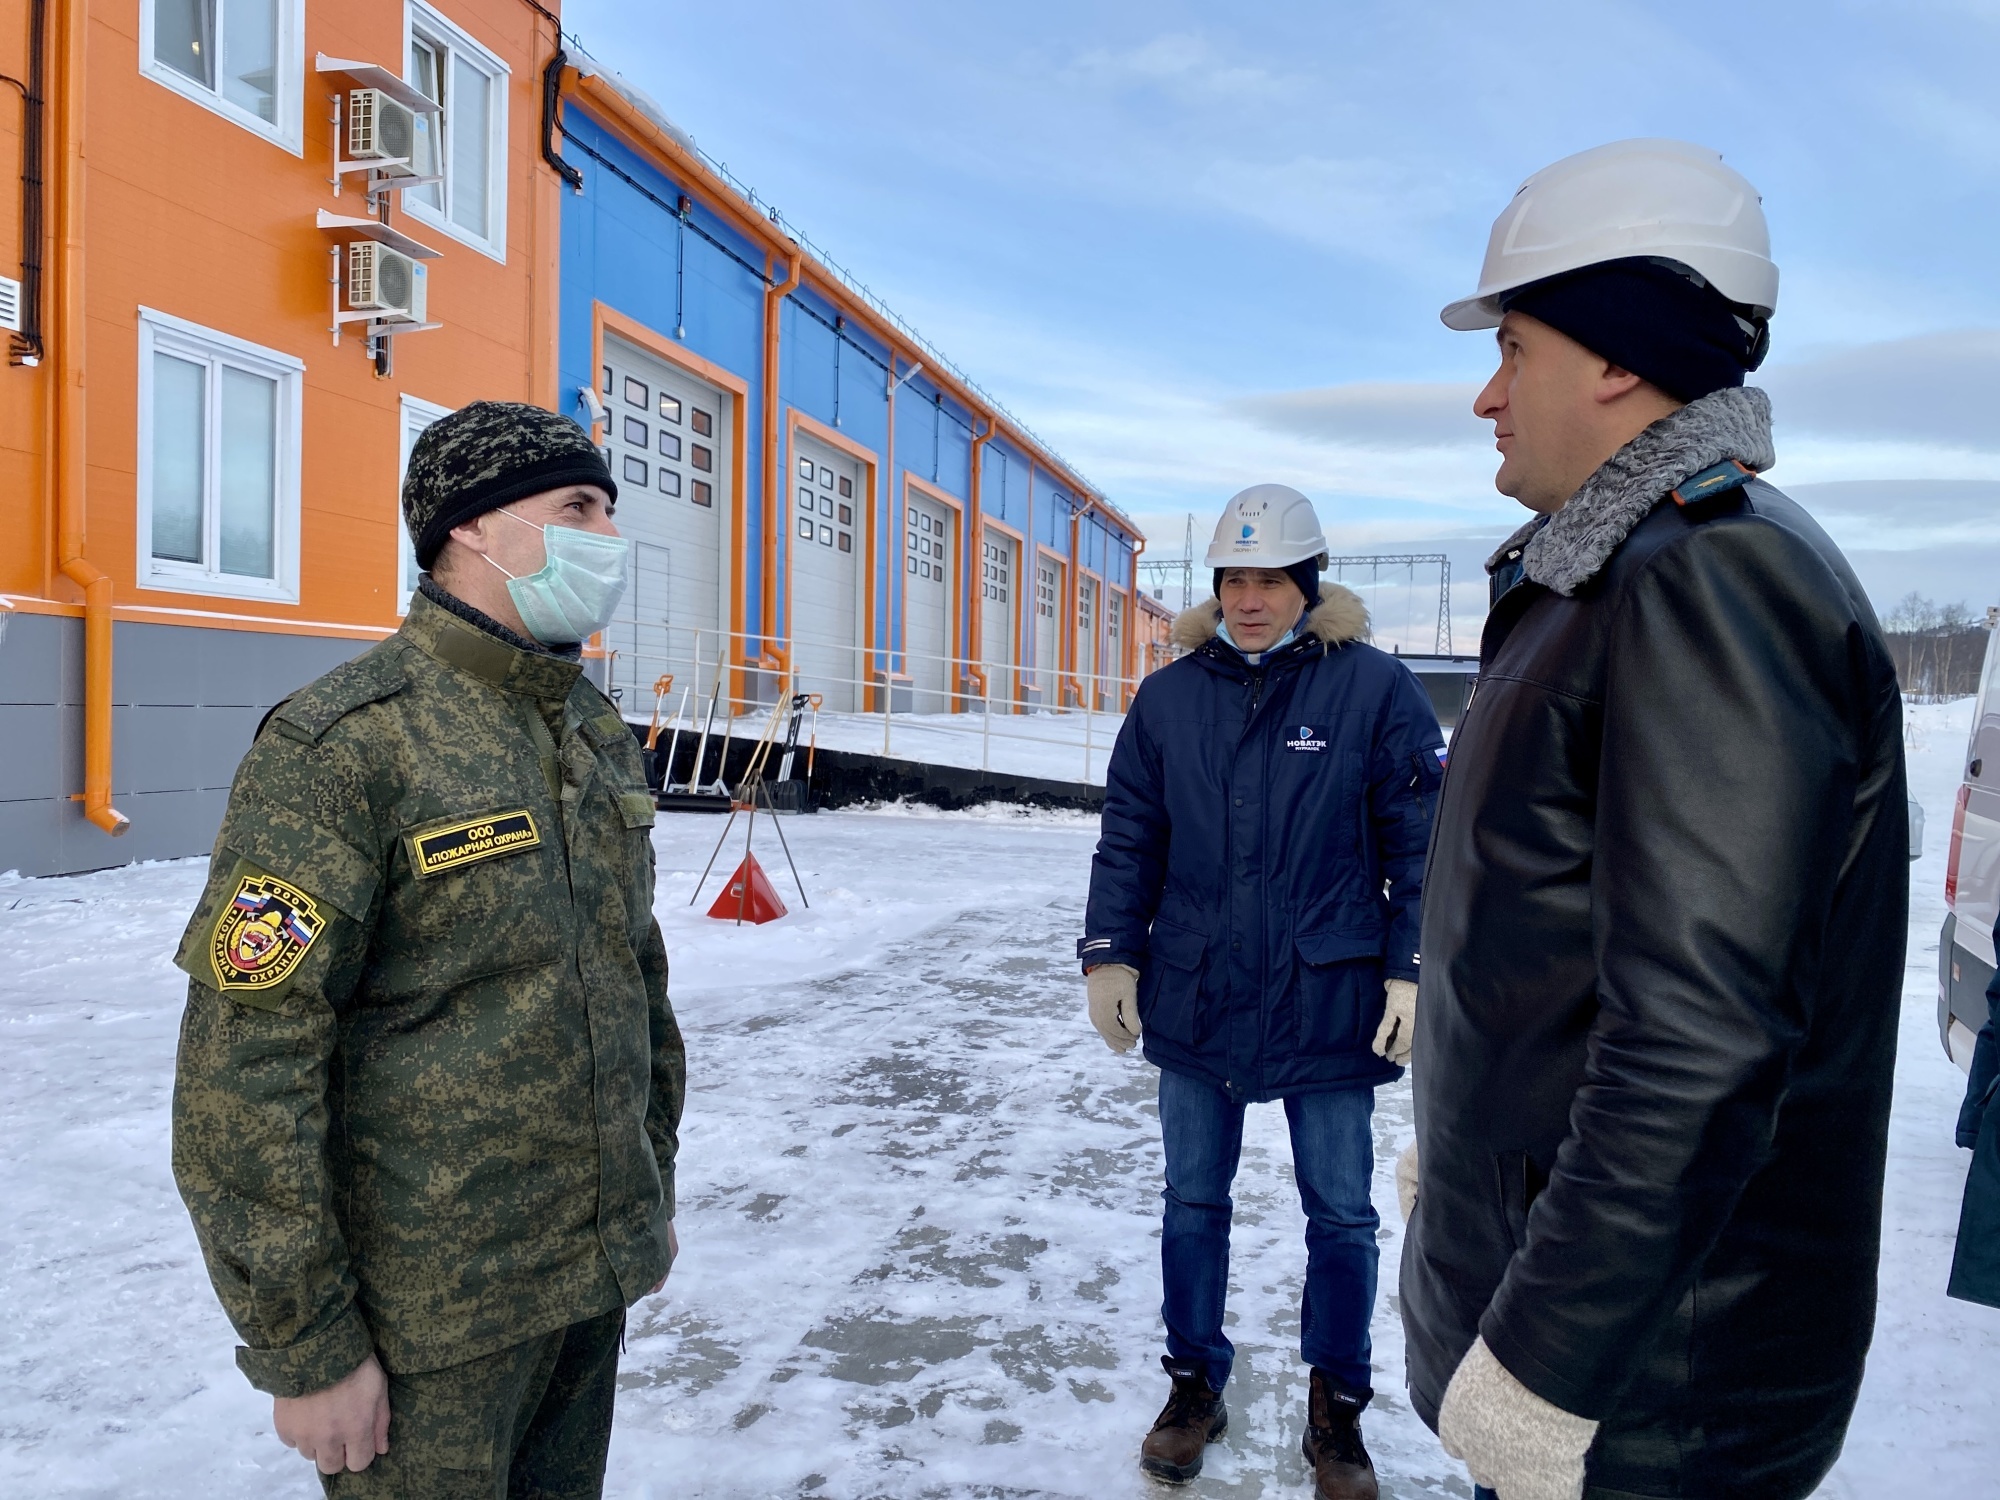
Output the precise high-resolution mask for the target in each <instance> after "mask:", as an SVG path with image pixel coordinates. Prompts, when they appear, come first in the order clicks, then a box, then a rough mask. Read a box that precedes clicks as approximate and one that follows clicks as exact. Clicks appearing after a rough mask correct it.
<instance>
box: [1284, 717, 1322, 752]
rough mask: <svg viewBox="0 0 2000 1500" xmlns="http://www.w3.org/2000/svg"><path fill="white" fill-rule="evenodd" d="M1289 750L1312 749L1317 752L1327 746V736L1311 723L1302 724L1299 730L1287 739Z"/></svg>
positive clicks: (1286, 744)
mask: <svg viewBox="0 0 2000 1500" xmlns="http://www.w3.org/2000/svg"><path fill="white" fill-rule="evenodd" d="M1285 748H1286V749H1287V750H1310V751H1312V752H1314V753H1315V754H1317V753H1318V752H1319V751H1321V750H1324V749H1325V748H1326V736H1325V735H1324V734H1322V733H1320V732H1319V731H1318V730H1316V729H1314V728H1313V727H1312V726H1311V725H1310V724H1301V725H1299V727H1298V732H1297V733H1296V734H1294V735H1293V736H1292V737H1291V738H1290V739H1288V740H1286V741H1285Z"/></svg>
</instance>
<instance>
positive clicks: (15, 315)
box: [0, 276, 21, 333]
mask: <svg viewBox="0 0 2000 1500" xmlns="http://www.w3.org/2000/svg"><path fill="white" fill-rule="evenodd" d="M0 328H4V329H6V330H8V331H9V332H10V333H19V332H20V331H21V283H20V282H18V281H15V280H14V279H13V278H12V277H10V276H0Z"/></svg>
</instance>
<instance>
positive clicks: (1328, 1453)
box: [1305, 1369, 1381, 1500]
mask: <svg viewBox="0 0 2000 1500" xmlns="http://www.w3.org/2000/svg"><path fill="white" fill-rule="evenodd" d="M1374 1394H1375V1393H1374V1392H1373V1391H1371V1390H1368V1389H1366V1388H1365V1387H1364V1388H1363V1389H1361V1390H1356V1389H1355V1388H1354V1387H1352V1386H1350V1385H1347V1384H1346V1383H1344V1382H1342V1381H1340V1380H1336V1379H1335V1378H1334V1377H1333V1376H1331V1375H1329V1374H1327V1373H1326V1371H1324V1370H1319V1369H1315V1370H1314V1371H1313V1372H1312V1394H1311V1395H1310V1396H1309V1397H1308V1398H1307V1401H1306V1440H1305V1452H1306V1462H1307V1463H1309V1464H1311V1465H1312V1468H1313V1493H1314V1494H1315V1495H1317V1496H1318V1497H1319V1500H1378V1496H1379V1495H1380V1493H1381V1492H1380V1491H1379V1490H1378V1489H1377V1487H1376V1484H1375V1465H1374V1464H1373V1463H1371V1462H1370V1461H1369V1458H1368V1450H1367V1449H1366V1448H1364V1447H1363V1446H1362V1445H1361V1409H1362V1408H1363V1407H1365V1406H1366V1405H1367V1404H1368V1402H1369V1399H1370V1398H1371V1397H1372V1396H1374Z"/></svg>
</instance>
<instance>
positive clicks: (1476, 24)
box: [564, 0, 2000, 636]
mask: <svg viewBox="0 0 2000 1500" xmlns="http://www.w3.org/2000/svg"><path fill="white" fill-rule="evenodd" d="M564 13H565V19H566V22H567V25H568V27H569V29H570V30H572V31H573V32H574V33H575V34H576V35H577V36H578V37H579V38H580V39H581V41H582V42H583V44H584V45H585V46H586V47H588V48H589V49H590V51H591V52H592V53H593V54H594V55H596V56H597V57H598V58H599V59H600V60H601V61H603V62H604V63H605V64H606V65H608V66H611V67H613V68H616V69H618V70H619V71H620V72H622V73H624V74H625V75H626V76H627V77H629V78H630V79H631V80H632V82H633V83H635V84H637V85H638V86H639V87H641V88H643V89H645V90H646V91H647V92H648V93H650V94H651V95H653V97H654V98H655V99H657V100H658V101H659V102H660V104H661V105H662V106H663V107H664V108H665V110H666V111H667V113H668V114H669V115H671V116H672V117H673V118H674V119H675V120H676V121H677V122H678V123H679V124H680V125H681V126H682V127H684V128H685V129H686V130H688V131H689V132H690V133H691V134H692V135H694V137H695V138H696V139H697V140H698V141H699V142H700V143H701V145H702V146H703V148H704V149H705V150H707V151H708V152H709V153H710V154H711V155H713V156H715V157H717V158H719V159H720V160H722V161H724V162H726V163H727V164H728V165H729V166H730V167H731V169H732V170H734V171H735V172H736V173H737V174H738V175H739V176H740V177H742V178H743V179H745V180H746V181H748V182H749V183H750V184H751V185H752V186H754V187H755V188H756V189H757V191H758V192H759V193H760V194H761V195H762V196H763V197H765V198H766V199H767V200H769V201H771V202H773V203H776V204H777V205H779V207H780V208H781V209H782V210H783V211H784V213H785V214H786V216H787V218H788V219H790V220H792V221H793V222H795V223H797V224H798V225H799V226H801V227H802V228H803V229H804V230H805V231H806V232H807V233H808V234H810V235H811V236H812V238H813V239H814V240H815V241H816V242H817V243H819V244H820V245H822V246H824V247H825V248H826V249H827V250H828V251H829V253H831V254H832V255H833V256H834V257H835V258H837V259H838V260H840V261H841V262H843V263H844V264H845V265H846V266H847V267H848V268H849V269H850V270H852V271H854V272H855V273H856V274H857V275H858V276H859V277H860V278H861V279H862V280H863V281H865V282H867V283H868V284H869V285H870V286H872V287H873V288H874V289H875V290H876V291H877V292H878V293H879V294H880V295H881V296H882V297H883V298H884V300H886V301H887V302H888V303H889V304H890V305H891V306H892V307H894V308H896V309H897V310H898V311H899V312H901V313H902V314H903V315H904V316H906V317H908V318H909V319H910V320H911V321H912V322H914V323H915V324H916V326H918V327H919V328H921V329H922V330H923V331H924V332H925V333H926V334H927V336H928V337H929V338H931V340H932V341H933V342H935V343H937V344H939V345H940V346H941V347H943V348H944V349H945V350H946V352H947V353H949V354H950V355H951V356H952V357H953V359H954V360H956V362H957V363H959V364H960V365H961V366H963V367H964V368H965V369H967V370H968V371H969V372H970V373H971V374H972V375H973V376H974V378H975V379H977V380H979V381H980V382H981V383H982V384H983V385H985V386H986V387H987V388H988V389H989V390H991V391H993V392H994V393H995V395H997V396H998V397H999V398H1000V399H1001V400H1002V401H1004V402H1005V403H1006V404H1007V405H1008V406H1009V407H1010V408H1012V409H1013V410H1014V411H1015V412H1017V413H1018V414H1019V415H1020V416H1021V417H1023V418H1024V419H1025V420H1027V421H1028V422H1029V423H1030V424H1031V425H1032V426H1033V427H1034V428H1035V429H1036V430H1037V431H1038V432H1040V433H1041V434H1042V435H1043V436H1044V437H1046V438H1048V439H1049V440H1050V441H1051V442H1052V443H1053V444H1054V445H1055V446H1056V447H1057V448H1058V449H1060V450H1061V451H1062V452H1063V453H1064V454H1065V455H1066V456H1067V457H1068V458H1069V459H1070V460H1071V461H1072V462H1074V463H1075V464H1076V465H1077V466H1078V467H1079V468H1081V469H1082V471H1083V472H1084V473H1085V474H1086V475H1087V476H1089V477H1090V478H1091V479H1092V480H1093V481H1094V482H1095V483H1097V484H1099V485H1100V486H1102V487H1103V488H1104V489H1105V491H1106V492H1107V493H1108V494H1109V495H1110V496H1111V498H1112V499H1113V500H1114V501H1116V502H1117V503H1118V504H1119V505H1120V506H1121V507H1122V508H1123V509H1125V510H1126V511H1127V512H1128V513H1130V514H1132V515H1133V516H1134V517H1135V518H1136V519H1138V520H1139V522H1140V523H1141V524H1142V525H1143V526H1145V527H1146V529H1147V530H1148V532H1149V533H1150V535H1151V536H1152V538H1153V541H1152V550H1153V551H1154V552H1155V553H1159V552H1171V551H1177V550H1178V546H1179V539H1180V535H1181V530H1182V516H1183V514H1184V513H1186V512H1189V511H1192V512H1193V513H1194V514H1195V516H1196V518H1197V520H1196V526H1197V530H1198V532H1202V533H1205V531H1206V528H1207V527H1208V526H1209V525H1210V524H1211V523H1212V520H1213V517H1214V515H1215V514H1216V512H1217V511H1218V509H1219V508H1220V505H1221V502H1222V500H1223V499H1225V498H1226V497H1227V496H1228V495H1229V494H1231V493H1232V492H1233V491H1235V490H1236V489H1238V488H1240V487H1242V486H1243V485H1246V484H1250V483H1255V482H1258V481H1261V480H1267V479H1276V480H1282V481H1285V482H1288V483H1292V484H1296V485H1298V486H1299V487H1300V488H1302V489H1304V490H1305V491H1306V492H1307V493H1308V494H1310V495H1312V496H1313V497H1314V499H1315V501H1317V502H1318V503H1319V505H1320V509H1321V514H1322V516H1323V517H1324V518H1325V519H1326V521H1327V522H1328V527H1329V531H1330V533H1331V534H1332V536H1333V539H1334V542H1335V545H1336V546H1337V547H1342V548H1346V549H1348V550H1351V551H1372V550H1388V549H1391V548H1399V547H1404V546H1415V545H1421V546H1422V547H1423V548H1425V549H1426V550H1433V549H1442V550H1447V551H1449V552H1450V553H1451V554H1452V556H1453V558H1454V564H1455V568H1456V570H1457V577H1458V579H1459V589H1458V598H1457V602H1456V609H1455V614H1456V615H1457V616H1458V617H1459V620H1460V625H1461V635H1462V636H1463V633H1464V628H1465V627H1466V626H1474V627H1476V621H1477V617H1478V615H1479V613H1480V612H1481V611H1482V610H1483V597H1482V596H1483V592H1484V591H1483V587H1482V584H1483V580H1481V579H1480V577H1479V574H1478V569H1477V560H1478V559H1479V558H1481V557H1483V556H1484V553H1485V551H1486V544H1488V543H1489V542H1490V541H1491V540H1492V539H1495V538H1497V537H1499V536H1501V535H1504V534H1505V533H1506V532H1507V531H1509V530H1511V529H1512V527H1513V525H1514V524H1515V523H1516V522H1517V521H1518V520H1519V519H1521V517H1522V512H1520V511H1519V510H1518V508H1517V507H1515V506H1514V504H1513V502H1511V501H1509V500H1507V499H1505V498H1504V497H1502V496H1499V495H1497V494H1495V493H1494V491H1493V489H1492V471H1493V467H1494V455H1493V452H1492V449H1491V446H1490V429H1489V428H1488V427H1487V426H1486V424H1483V423H1480V422H1478V421H1476V420H1475V419H1474V418H1473V417H1472V415H1471V412H1470V399H1471V393H1472V391H1473V389H1475V388H1476V386H1477V385H1478V383H1479V382H1480V381H1482V380H1483V379H1484V377H1485V375H1486V373H1487V371H1488V368H1489V361H1490V358H1491V350H1492V345H1491V340H1490V338H1489V337H1486V336H1482V335H1477V334H1454V333H1451V332H1449V331H1448V330H1446V329H1445V328H1444V327H1443V326H1442V325H1441V324H1440V323H1439V322H1438V320H1437V311H1438V308H1439V307H1440V306H1441V305H1442V304H1443V303H1444V302H1446V301H1447V300H1449V299H1451V298H1452V297H1455V296H1458V295H1460V294H1462V293H1464V292H1465V291H1468V290H1469V289H1470V288H1471V286H1472V284H1473V282H1474V281H1475V279H1476V277H1477V272H1478V268H1479V259H1480V255H1481V252H1482V250H1483V249H1484V246H1485V239H1486V232H1487V228H1488V226H1489V225H1490V223H1491V221H1492V219H1493V217H1494V215H1495V214H1497V213H1498V212H1499V210H1500V209H1501V208H1502V207H1503V206H1504V205H1505V203H1506V201H1507V199H1508V197H1509V196H1510V195H1511V194H1512V192H1513V190H1514V188H1515V186H1516V185H1517V184H1518V183H1519V182H1520V180H1521V179H1522V178H1523V177H1525V176H1526V175H1528V174H1529V173H1530V172H1532V171H1534V170H1535V169H1536V168H1538V167H1541V166H1543V165H1545V164H1546V163H1548V162H1549V161H1552V160H1554V159H1555V158H1557V157H1560V156H1563V155H1566V154H1568V153H1569V152H1572V151H1576V150H1580V149H1583V148H1584V147H1587V146H1593V145H1597V144H1600V143H1602V142H1604V141H1608V140H1616V139H1620V138H1623V137H1628V136H1641V135H1673V136H1680V137H1683V138H1686V139H1691V140H1696V141H1700V142H1703V143H1705V144H1708V145H1710V146H1713V147H1715V148H1716V149H1718V150H1720V151H1721V152H1723V154H1724V155H1725V157H1726V158H1727V159H1728V160H1729V161H1730V162H1731V163H1732V164H1733V165H1735V166H1736V167H1737V168H1738V169H1739V170H1740V171H1742V172H1743V173H1745V174H1746V175H1747V176H1748V177H1749V178H1750V180H1751V181H1752V182H1754V183H1755V184H1756V185H1757V186H1758V187H1759V189H1760V190H1761V191H1762V192H1763V194H1764V199H1765V207H1766V211H1767V213H1768V214H1769V216H1770V219H1771V224H1772V237H1773V253H1774V256H1775V258H1776V259H1777V261H1778V263H1779V265H1780V267H1781V270H1782V274H1783V282H1782V287H1781V291H1780V306H1779V310H1778V315H1777V318H1776V320H1775V327H1774V348H1773V353H1772V356H1771V358H1770V361H1769V362H1768V363H1767V365H1766V366H1765V369H1764V370H1763V371H1762V372H1761V373H1760V375H1759V377H1758V378H1759V380H1760V381H1762V382H1763V383H1764V384H1766V385H1768V386H1769V387H1770V388H1771V390H1772V393H1773V399H1774V403H1775V405H1776V409H1777V413H1778V433H1777V439H1778V455H1779V462H1778V467H1777V469H1776V471H1774V473H1773V475H1772V478H1773V479H1774V480H1775V481H1776V482H1777V483H1779V484H1781V485H1784V486H1786V487H1787V488H1789V489H1791V490H1792V491H1793V493H1795V494H1796V495H1797V496H1798V497H1799V498H1800V499H1801V500H1803V501H1804V502H1805V503H1806V504H1807V505H1808V506H1809V507H1810V508H1812V509H1813V510H1814V511H1815V512H1816V513H1817V514H1818V515H1819V516H1820V517H1821V519H1822V520H1823V521H1824V522H1825V523H1826V524H1827V526H1828V527H1829V529H1830V530H1832V531H1833V533H1834V535H1835V536H1836V538H1837V539H1839V540H1840V541H1841V543H1842V545H1843V546H1845V547H1846V548H1847V549H1848V550H1849V554H1850V556H1851V557H1852V558H1853V559H1854V561H1855V563H1856V566H1857V568H1858V569H1859V570H1860V571H1861V573H1862V576H1863V580H1864V582H1865V583H1866V584H1867V585H1868V587H1869V589H1870V591H1871V593H1873V594H1874V595H1875V596H1876V600H1877V603H1878V605H1881V606H1883V607H1885V608H1886V607H1887V606H1888V605H1889V604H1891V603H1893V602H1894V600H1895V599H1896V598H1898V597H1900V595H1901V594H1903V593H1904V592H1907V591H1908V590H1911V589H1921V590H1922V591H1923V592H1925V593H1927V594H1930V595H1932V596H1934V597H1936V598H1938V599H1940V600H1944V599H1964V600H1966V601H1967V602H1968V603H1971V604H1973V605H1975V606H1980V605H1985V604H1991V603H2000V422H1997V421H1996V420H1995V414H1994V406H1995V403H1996V399H2000V195H1996V188H2000V89H1996V88H1995V85H1994V79H1995V77H1996V76H2000V0H1894V3H1887V0H1846V3H1843V0H1819V3H1812V4H1807V3H1800V0H1793V3H1786V4H1769V3H1766V4H1758V3H1743V0H1738V3H1735V4H1726V5H1725V4H1714V3H1707V0H1682V3H1677V4H1673V5H1666V4H1651V5H1632V4H1620V3H1606V0H1590V3H1535V0H1520V3H1516V4H1513V5H1510V6H1494V5H1490V4H1488V5H1471V4H1465V3H1461V0H1431V3H1426V4H1422V5H1412V4H1408V3H1400V4H1397V3H1376V0H1368V3H1343V4H1321V5H1301V4H1292V5H1257V6H1238V7H1228V8H1225V7H1221V6H1215V5H1207V6H1193V5H1186V4H1179V3H1160V0H1151V3H1145V4H1138V3H1114V4H1076V3H1071V4H1052V3H1046V0H1025V3H1019V4H1014V5H1009V6H1006V7H1000V6H923V7H920V6H913V5H908V4H902V5H885V4H875V3H850V4H843V5H837V6H836V5H827V4H824V3H819V4H801V3H795V0H776V3H771V4H766V5H763V6H760V7H758V8H757V9H756V10H755V12H754V17H755V19H754V20H752V19H751V16H752V14H753V13H752V12H749V11H745V10H744V9H742V8H741V7H736V6H715V5H701V6H694V5H682V4H664V5H645V6H640V5H632V4H630V3H627V4H624V5H617V6H614V5H611V4H607V3H604V0H571V3H570V4H568V5H567V6H566V7H565V11H564Z"/></svg>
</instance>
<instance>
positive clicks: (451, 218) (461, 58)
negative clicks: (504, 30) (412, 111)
mask: <svg viewBox="0 0 2000 1500" xmlns="http://www.w3.org/2000/svg"><path fill="white" fill-rule="evenodd" d="M405 19H406V36H407V45H406V47H405V49H404V56H405V59H406V65H405V70H404V76H405V77H406V78H407V79H408V80H409V81H410V84H411V86H412V87H413V88H415V89H416V90H417V91H418V92H420V93H421V94H423V95H424V96H425V97H426V98H428V99H435V100H436V101H437V103H438V104H439V106H440V108H439V111H438V113H437V114H434V115H420V116H418V118H417V151H416V158H415V160H414V161H413V162H412V163H411V165H412V166H414V167H415V168H416V169H417V170H418V171H419V172H421V173H422V174H423V175H424V176H426V177H431V176H439V177H442V178H443V179H444V180H443V181H442V182H434V183H430V184H428V185H426V186H424V187H417V188H410V189H409V190H407V191H406V192H405V193H404V194H403V205H404V207H406V208H408V209H409V211H410V214H411V216H412V217H413V218H417V219H421V220H423V221H424V222H425V223H427V224H434V225H436V226H437V227H438V228H439V229H442V230H443V231H444V232H445V233H446V234H449V235H451V236H452V237H453V238H455V239H460V240H463V241H465V243H466V244H468V245H471V246H472V247H473V248H475V249H477V250H483V251H485V252H486V253H487V254H488V255H490V256H492V257H493V258H494V259H495V260H505V259H506V258H507V76H508V74H507V65H506V64H505V63H503V62H501V61H500V59H499V58H497V57H495V56H494V55H493V54H492V53H491V52H489V51H487V50H486V48H484V47H482V46H480V45H479V43H477V42H475V41H474V40H473V39H472V38H471V37H470V36H468V35H466V33H465V32H464V31H463V30H461V29H460V28H459V27H457V26H455V25H453V24H452V23H451V22H450V21H447V20H446V19H445V18H444V17H443V16H441V15H439V14H438V13H437V12H436V11H434V10H432V9H431V8H430V7H429V6H428V5H421V4H416V3H412V4H411V5H410V7H409V10H408V11H407V12H406V13H405Z"/></svg>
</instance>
